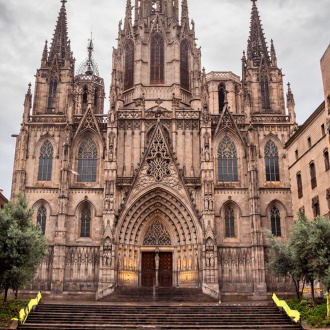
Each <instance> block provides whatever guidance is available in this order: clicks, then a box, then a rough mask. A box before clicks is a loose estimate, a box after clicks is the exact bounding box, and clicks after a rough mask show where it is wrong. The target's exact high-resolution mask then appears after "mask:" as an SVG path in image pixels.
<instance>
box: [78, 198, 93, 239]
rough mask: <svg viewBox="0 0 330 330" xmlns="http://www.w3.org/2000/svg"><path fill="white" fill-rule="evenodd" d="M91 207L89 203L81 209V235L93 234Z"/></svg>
mask: <svg viewBox="0 0 330 330" xmlns="http://www.w3.org/2000/svg"><path fill="white" fill-rule="evenodd" d="M91 214H92V212H91V208H90V206H89V205H88V204H86V205H84V207H83V209H82V210H81V218H80V237H90V236H91V218H92V216H91Z"/></svg>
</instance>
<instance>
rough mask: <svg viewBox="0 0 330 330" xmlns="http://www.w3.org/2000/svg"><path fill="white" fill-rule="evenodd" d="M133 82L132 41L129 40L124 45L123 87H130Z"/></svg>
mask: <svg viewBox="0 0 330 330" xmlns="http://www.w3.org/2000/svg"><path fill="white" fill-rule="evenodd" d="M133 84H134V43H133V41H129V42H128V43H127V44H126V47H125V81H124V89H125V90H127V89H130V88H132V87H133Z"/></svg>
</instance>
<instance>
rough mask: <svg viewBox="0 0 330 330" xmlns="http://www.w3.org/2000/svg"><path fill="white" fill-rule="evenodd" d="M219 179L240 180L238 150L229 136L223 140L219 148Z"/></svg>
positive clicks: (220, 180)
mask: <svg viewBox="0 0 330 330" xmlns="http://www.w3.org/2000/svg"><path fill="white" fill-rule="evenodd" d="M218 181H219V182H238V168H237V151H236V147H235V144H234V142H233V141H232V140H231V139H230V138H229V137H228V136H226V137H225V138H224V139H223V140H222V141H221V143H220V145H219V149H218Z"/></svg>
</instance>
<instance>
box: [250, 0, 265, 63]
mask: <svg viewBox="0 0 330 330" xmlns="http://www.w3.org/2000/svg"><path fill="white" fill-rule="evenodd" d="M251 1H252V2H253V5H252V12H251V26H250V37H249V40H248V51H247V54H248V60H250V61H251V60H252V61H253V64H254V65H255V66H258V65H259V64H260V62H261V58H262V57H264V59H266V61H267V62H268V63H269V62H270V58H269V53H268V49H267V43H266V39H265V35H264V31H263V28H262V24H261V20H260V16H259V11H258V8H257V5H256V1H257V0H251Z"/></svg>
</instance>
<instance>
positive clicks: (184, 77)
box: [180, 40, 189, 90]
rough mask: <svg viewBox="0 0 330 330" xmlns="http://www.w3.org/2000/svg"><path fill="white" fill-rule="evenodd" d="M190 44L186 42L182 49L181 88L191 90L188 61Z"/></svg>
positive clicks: (182, 44)
mask: <svg viewBox="0 0 330 330" xmlns="http://www.w3.org/2000/svg"><path fill="white" fill-rule="evenodd" d="M188 52H189V48H188V44H187V42H186V41H185V40H184V41H182V42H181V47H180V77H181V87H182V88H184V89H186V90H189V60H188Z"/></svg>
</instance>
